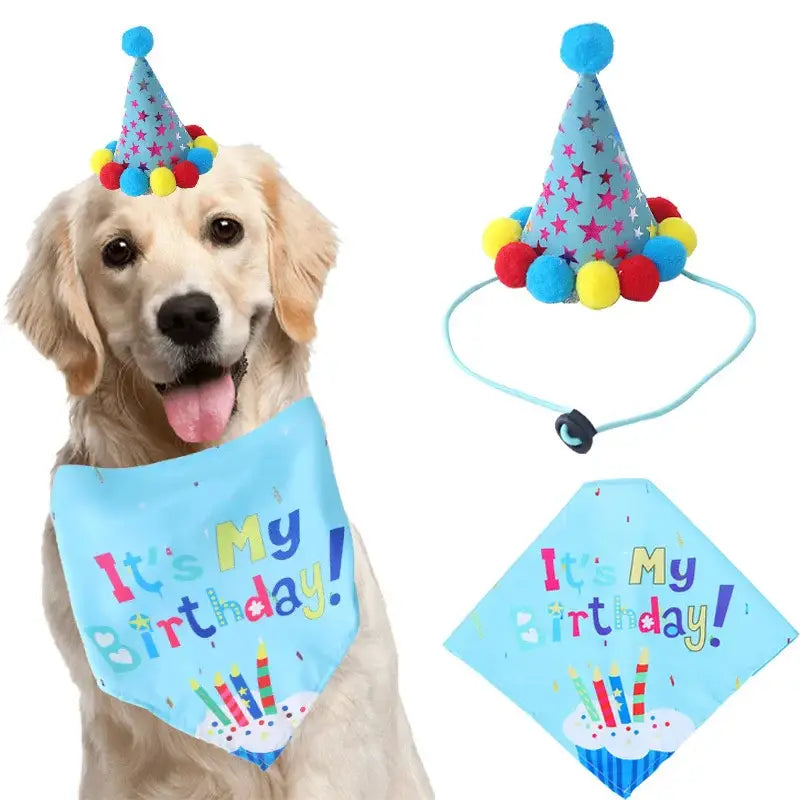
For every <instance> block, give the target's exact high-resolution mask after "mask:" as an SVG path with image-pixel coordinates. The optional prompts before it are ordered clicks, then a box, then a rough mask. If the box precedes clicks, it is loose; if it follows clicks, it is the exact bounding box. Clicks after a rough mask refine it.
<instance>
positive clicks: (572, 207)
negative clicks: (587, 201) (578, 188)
mask: <svg viewBox="0 0 800 800" xmlns="http://www.w3.org/2000/svg"><path fill="white" fill-rule="evenodd" d="M564 201H565V202H566V204H567V211H574V212H575V213H576V214H577V213H578V206H579V205H582V204H583V200H578V198H577V197H575V192H573V193H572V195H571V196H570V197H565V198H564Z"/></svg>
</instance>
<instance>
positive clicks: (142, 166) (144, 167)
mask: <svg viewBox="0 0 800 800" xmlns="http://www.w3.org/2000/svg"><path fill="white" fill-rule="evenodd" d="M139 169H140V170H141V171H142V172H147V162H146V161H140V162H139Z"/></svg>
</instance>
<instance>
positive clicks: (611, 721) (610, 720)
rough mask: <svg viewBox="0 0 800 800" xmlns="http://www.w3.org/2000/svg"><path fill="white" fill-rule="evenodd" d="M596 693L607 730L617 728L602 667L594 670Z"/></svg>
mask: <svg viewBox="0 0 800 800" xmlns="http://www.w3.org/2000/svg"><path fill="white" fill-rule="evenodd" d="M592 680H593V681H594V691H595V694H597V701H598V702H599V703H600V711H602V713H603V722H605V723H606V727H607V728H616V727H617V720H616V718H615V717H614V710H613V709H612V708H611V701H610V700H609V699H608V692H607V691H606V684H605V682H604V681H603V676H602V675H601V674H600V667H595V668H594V677H593V679H592Z"/></svg>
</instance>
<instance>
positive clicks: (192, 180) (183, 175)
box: [172, 161, 200, 189]
mask: <svg viewBox="0 0 800 800" xmlns="http://www.w3.org/2000/svg"><path fill="white" fill-rule="evenodd" d="M172 172H173V173H174V175H175V183H177V184H178V186H180V187H181V189H191V188H192V187H193V186H197V181H198V180H200V170H199V169H197V167H196V166H195V165H194V164H192V162H191V161H179V162H178V163H177V164H176V165H175V166H174V167H173V168H172Z"/></svg>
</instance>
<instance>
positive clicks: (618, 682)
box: [608, 661, 631, 725]
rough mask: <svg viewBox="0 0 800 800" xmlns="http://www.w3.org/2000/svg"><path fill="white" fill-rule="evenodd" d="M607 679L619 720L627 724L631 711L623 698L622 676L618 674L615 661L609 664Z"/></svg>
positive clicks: (617, 666)
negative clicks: (609, 669)
mask: <svg viewBox="0 0 800 800" xmlns="http://www.w3.org/2000/svg"><path fill="white" fill-rule="evenodd" d="M608 681H609V683H610V684H611V694H612V696H613V698H614V702H616V704H617V711H618V712H619V721H620V722H621V723H622V724H623V725H627V724H628V723H629V722H630V721H631V713H630V711H629V710H628V701H627V699H626V698H625V689H624V688H623V686H622V678H620V676H619V665H618V664H617V663H616V661H615V662H614V663H613V664H612V665H611V671H610V672H609V673H608Z"/></svg>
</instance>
